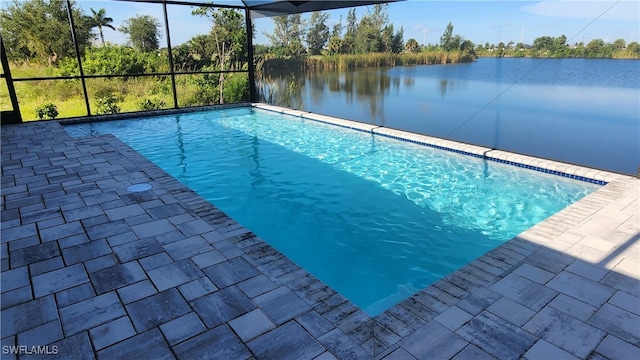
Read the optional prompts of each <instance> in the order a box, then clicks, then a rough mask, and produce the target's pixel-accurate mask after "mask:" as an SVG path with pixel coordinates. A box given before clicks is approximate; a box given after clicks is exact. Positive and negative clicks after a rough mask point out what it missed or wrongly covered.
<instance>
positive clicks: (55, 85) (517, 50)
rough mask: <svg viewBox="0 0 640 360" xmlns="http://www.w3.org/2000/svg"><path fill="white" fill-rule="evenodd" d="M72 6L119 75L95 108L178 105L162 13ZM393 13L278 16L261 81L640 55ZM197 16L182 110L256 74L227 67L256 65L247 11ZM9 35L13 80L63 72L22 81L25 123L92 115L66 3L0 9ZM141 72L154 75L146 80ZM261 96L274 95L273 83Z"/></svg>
mask: <svg viewBox="0 0 640 360" xmlns="http://www.w3.org/2000/svg"><path fill="white" fill-rule="evenodd" d="M71 4H72V9H71V12H72V14H73V17H74V19H75V26H76V34H75V35H76V39H77V42H78V45H79V49H80V52H81V54H80V57H81V59H82V67H83V71H84V74H85V75H98V76H101V75H108V76H113V77H108V78H107V77H104V78H100V77H97V78H96V77H93V78H87V79H86V85H87V93H88V97H89V102H90V106H91V113H93V114H99V113H113V112H129V111H139V110H149V109H162V108H172V107H173V105H174V100H173V94H172V93H173V90H172V84H171V79H170V77H169V76H168V75H166V73H168V72H169V70H170V65H169V57H168V54H169V52H168V50H167V49H166V48H161V47H160V41H159V38H160V33H159V28H160V22H159V21H158V19H156V18H154V17H152V16H149V15H135V16H133V17H131V18H129V19H127V20H125V21H124V22H123V25H121V26H120V27H119V28H118V29H117V30H116V28H114V27H113V26H112V25H111V23H112V22H113V19H111V18H109V17H108V16H107V14H106V12H105V11H104V9H99V10H95V9H93V8H92V9H90V10H91V14H90V15H87V14H85V13H84V12H83V9H82V8H80V7H79V6H77V5H76V3H75V2H74V1H72V2H71ZM387 11H388V5H386V4H378V5H375V6H373V7H370V8H368V10H367V12H366V13H365V14H364V15H362V16H361V17H360V18H359V19H358V17H357V14H356V10H355V9H351V10H350V11H349V12H348V14H347V17H346V21H345V24H344V25H343V21H342V18H340V20H339V21H338V22H337V23H336V24H335V25H334V26H333V27H332V29H329V27H328V26H327V21H328V18H329V16H328V14H327V13H323V12H314V13H312V14H311V16H310V17H309V18H308V19H303V18H302V17H301V15H300V14H294V15H283V16H276V17H274V18H273V22H274V30H273V32H271V33H268V34H266V33H265V35H266V36H267V38H268V39H269V40H270V44H269V45H256V46H255V47H254V49H255V62H256V71H257V78H258V80H259V81H258V83H259V85H265V84H266V81H268V79H269V78H270V77H269V73H270V72H271V71H280V70H282V69H287V70H309V71H318V70H343V69H356V68H366V67H379V66H402V65H430V64H451V63H460V62H472V61H475V60H476V59H477V58H478V57H550V58H562V57H581V58H625V59H638V58H640V46H639V45H638V43H637V42H632V43H629V44H627V43H625V41H624V40H622V39H619V40H616V41H615V42H613V43H610V44H608V43H605V42H604V41H603V40H600V39H594V40H591V41H590V42H588V43H586V44H584V43H576V44H569V43H568V40H567V38H566V36H564V35H562V36H559V37H550V36H542V37H539V38H537V39H535V41H534V43H533V44H532V45H530V46H529V45H526V44H522V43H519V44H514V43H513V42H509V43H506V44H505V43H499V44H498V45H494V44H489V43H486V44H479V45H476V44H474V43H473V42H471V41H470V40H467V39H465V38H464V37H463V36H461V35H459V34H455V33H454V31H453V30H454V27H453V24H452V23H449V24H448V26H447V27H446V29H445V31H444V32H443V34H442V36H441V37H440V42H439V43H438V44H426V45H425V44H423V45H420V44H419V43H418V42H417V41H416V40H415V39H408V40H407V41H405V40H404V31H403V28H402V27H400V28H399V29H398V28H397V27H394V24H391V23H390V22H389V20H388V14H387ZM192 14H193V16H202V17H205V18H207V19H209V20H210V22H211V30H210V31H209V32H208V33H205V34H199V35H195V36H193V37H192V38H191V39H190V40H189V41H187V42H185V43H183V44H180V45H177V46H174V47H173V48H172V55H173V59H172V60H173V64H174V69H173V70H174V71H175V72H176V76H175V85H176V94H177V98H178V106H181V107H182V106H198V105H210V104H219V103H228V102H238V101H245V100H248V92H249V82H248V75H247V73H243V72H239V73H224V72H225V71H238V70H240V71H242V70H244V71H246V70H247V69H248V63H247V60H248V51H247V48H246V36H247V34H246V27H245V23H244V14H242V13H241V12H240V11H237V10H231V9H214V8H196V9H195V10H193V13H192ZM106 30H110V31H120V32H122V33H124V34H126V35H127V37H128V40H129V41H128V43H127V44H125V45H116V44H110V43H105V42H104V36H103V31H106ZM0 31H2V34H3V41H4V46H5V48H6V49H7V54H8V57H9V60H10V63H11V72H12V76H13V77H14V78H19V79H20V78H21V79H27V78H35V77H61V78H62V79H57V80H33V81H19V82H15V88H16V93H17V95H18V100H19V104H20V108H21V112H22V116H23V118H24V119H26V120H32V119H38V118H47V117H49V118H51V116H50V115H51V114H53V112H52V111H50V112H49V113H47V112H45V111H44V110H43V109H45V108H46V109H49V110H51V109H53V108H55V109H56V111H57V112H58V114H56V116H57V117H59V118H65V117H73V116H82V115H86V114H87V110H86V104H85V101H84V96H83V88H82V83H81V81H80V79H77V78H73V77H77V76H79V75H80V70H79V66H78V62H77V57H76V54H75V50H74V46H73V43H72V42H71V40H70V39H71V33H70V31H69V26H68V16H67V10H66V1H63V0H26V1H18V0H14V1H13V2H12V3H8V4H7V6H5V7H3V8H2V9H1V10H0ZM98 40H100V41H98ZM193 72H195V74H194V73H193ZM218 72H220V73H218ZM141 74H142V75H145V76H142V77H138V75H141ZM261 78H263V79H264V80H265V81H260V79H261ZM266 88H269V86H268V84H266ZM259 93H260V94H261V95H262V96H263V97H264V98H266V99H268V98H270V97H271V95H269V94H268V90H265V89H264V88H262V89H259ZM52 106H53V107H52ZM10 108H11V104H10V102H9V97H8V94H7V89H6V86H0V109H2V110H7V109H10ZM43 114H49V116H46V115H43ZM41 115H42V116H41Z"/></svg>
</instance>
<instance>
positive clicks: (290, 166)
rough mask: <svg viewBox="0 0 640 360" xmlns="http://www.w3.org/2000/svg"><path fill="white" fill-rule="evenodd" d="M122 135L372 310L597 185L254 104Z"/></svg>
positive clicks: (118, 124) (135, 127) (106, 127)
mask: <svg viewBox="0 0 640 360" xmlns="http://www.w3.org/2000/svg"><path fill="white" fill-rule="evenodd" d="M65 128H66V130H67V131H68V132H69V133H70V134H71V135H72V136H83V135H90V134H104V133H110V134H114V135H115V136H117V137H118V138H120V139H121V140H122V141H124V142H125V143H127V144H129V145H130V146H131V147H132V148H134V149H135V150H137V151H138V152H140V153H141V154H142V155H144V156H145V157H146V158H148V159H149V160H151V161H152V162H154V163H156V164H157V165H158V166H160V167H161V168H163V169H164V170H165V171H167V172H168V173H169V174H171V175H172V176H174V177H176V178H177V179H179V180H180V181H182V182H183V183H185V184H186V185H187V186H189V187H190V188H191V189H193V190H194V191H196V192H198V193H199V194H200V195H201V196H203V197H204V198H206V199H207V200H208V201H210V202H211V203H213V204H214V205H215V206H216V207H218V208H219V209H221V210H222V211H224V212H225V213H227V214H228V215H229V216H231V217H233V218H234V219H236V220H237V221H238V222H240V223H241V224H242V225H244V226H245V227H247V228H248V229H250V230H251V231H253V232H254V233H256V234H257V235H258V236H260V237H261V238H263V239H264V240H265V241H267V242H268V243H270V244H271V245H272V246H274V247H275V248H276V249H278V250H279V251H281V252H282V253H283V254H285V255H286V256H287V257H288V258H289V259H291V260H292V261H294V262H296V263H297V264H299V265H300V266H302V267H303V268H305V269H306V270H307V271H309V272H310V273H312V274H314V275H315V276H316V277H318V278H319V279H320V280H322V281H323V282H325V283H326V284H327V285H329V286H331V287H332V288H334V289H335V290H337V291H338V292H340V293H341V294H342V295H344V296H345V297H347V298H348V299H350V300H351V301H352V302H353V303H355V304H356V305H358V306H359V307H361V308H362V309H363V310H364V311H365V312H367V313H368V314H370V315H372V316H373V315H376V314H378V313H380V312H382V311H384V310H386V309H387V308H389V307H391V306H393V305H394V304H396V303H398V302H400V301H402V300H404V299H406V298H407V297H409V296H411V295H412V294H414V293H415V292H417V291H419V290H420V289H422V288H424V287H426V286H428V285H429V284H431V283H433V282H435V281H437V280H439V279H440V278H442V277H444V276H446V275H447V274H449V273H451V272H453V271H455V270H457V269H458V268H460V267H462V266H464V265H465V264H467V263H468V262H470V261H472V260H474V259H475V258H477V257H479V256H481V255H483V254H485V253H486V252H487V251H489V250H491V249H493V248H495V247H497V246H498V245H500V244H502V243H503V242H505V241H507V240H509V239H511V238H513V237H514V236H516V235H517V234H519V233H520V232H522V231H523V230H525V229H527V228H529V227H531V226H532V225H534V224H536V223H538V222H540V221H541V220H543V219H545V218H547V217H548V216H550V215H551V214H553V213H555V212H557V211H559V210H560V209H562V208H564V207H565V206H567V205H568V204H570V203H572V202H574V201H576V200H578V199H580V198H581V197H583V196H585V195H586V194H588V193H590V192H591V191H594V190H595V189H597V188H598V186H596V185H593V184H588V183H585V182H578V181H573V180H570V179H566V178H562V177H559V176H551V175H547V174H543V173H539V172H534V171H529V170H526V169H521V168H516V167H513V166H509V165H505V164H500V163H497V162H493V161H486V160H482V159H479V158H474V157H470V156H465V155H460V154H456V153H452V152H448V151H442V150H438V149H433V148H429V147H425V146H421V145H417V144H411V143H408V142H403V141H399V140H394V139H389V138H385V137H381V136H377V135H373V134H371V133H366V132H360V131H355V130H350V129H345V128H341V127H337V126H332V125H327V124H323V123H319V122H315V121H311V120H305V119H301V118H295V117H291V116H287V115H281V114H277V113H273V112H269V111H264V110H256V109H252V108H234V109H225V110H214V111H206V112H198V113H189V114H181V115H170V116H159V117H153V118H145V119H138V120H123V121H110V122H102V123H89V124H79V125H68V126H66V127H65Z"/></svg>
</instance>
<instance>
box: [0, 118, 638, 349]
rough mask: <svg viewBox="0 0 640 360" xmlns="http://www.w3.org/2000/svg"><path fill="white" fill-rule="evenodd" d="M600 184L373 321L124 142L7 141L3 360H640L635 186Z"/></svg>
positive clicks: (15, 136)
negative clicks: (139, 188) (40, 357)
mask: <svg viewBox="0 0 640 360" xmlns="http://www.w3.org/2000/svg"><path fill="white" fill-rule="evenodd" d="M585 172H587V173H595V172H593V171H592V170H585ZM606 177H607V180H608V181H609V184H608V185H606V186H604V187H602V188H601V189H599V190H598V191H596V192H594V193H592V194H590V195H589V196H587V197H585V198H584V199H582V200H581V201H579V202H577V203H575V204H573V205H571V206H569V207H568V208H566V209H565V210H563V211H561V212H560V213H558V214H556V215H554V216H552V217H550V218H549V219H547V220H545V221H544V222H542V223H540V224H538V225H536V226H534V227H533V228H531V229H529V230H527V231H526V232H524V233H522V234H521V235H520V236H519V237H517V238H515V239H513V240H511V241H509V242H507V243H505V244H504V245H503V246H501V247H499V248H497V249H495V250H493V251H491V252H490V253H488V254H486V255H485V256H483V257H482V258H480V259H478V260H475V261H473V262H472V263H470V264H469V265H467V266H466V267H464V268H462V269H460V270H459V271H457V272H455V273H453V274H451V275H449V276H447V277H446V278H445V279H443V280H441V281H439V282H437V283H436V284H434V285H432V286H430V287H428V288H426V289H424V290H422V291H420V292H419V293H418V294H416V295H414V296H413V297H411V298H409V299H407V300H406V301H404V302H402V303H401V304H398V305H396V306H394V307H392V308H391V309H389V310H388V311H386V312H385V313H383V314H381V315H379V316H377V317H375V318H371V317H369V316H367V315H366V314H365V313H364V312H362V311H361V310H359V309H358V308H357V307H356V306H355V305H353V304H352V303H350V302H349V301H347V300H346V299H345V298H344V297H342V296H341V295H339V294H338V293H336V292H335V291H333V290H332V289H330V288H329V287H327V286H326V285H324V284H323V283H322V282H320V281H319V280H317V279H316V278H314V277H313V276H311V275H309V274H308V273H307V272H306V271H304V270H303V269H301V268H299V267H298V266H296V265H295V264H293V263H292V262H290V261H289V260H288V259H286V258H285V257H284V256H283V255H282V254H280V253H279V252H277V251H276V250H274V249H273V248H272V247H270V246H269V245H268V244H266V243H265V242H264V241H262V240H261V239H260V238H258V237H256V236H255V235H254V234H252V233H251V232H249V230H247V229H245V228H243V227H242V226H240V225H239V224H237V223H236V222H235V221H234V220H232V219H230V218H229V217H227V216H226V215H225V214H223V213H222V212H220V211H219V210H217V209H216V208H215V207H214V206H212V205H211V204H209V203H208V202H206V201H205V200H204V199H202V198H201V197H199V196H198V195H197V194H195V193H194V192H193V191H191V190H189V189H187V188H186V187H184V186H183V185H182V184H181V183H179V182H178V181H177V180H175V179H174V178H172V177H170V176H169V175H167V174H166V173H165V172H164V171H162V170H160V169H159V168H157V167H156V166H155V165H153V164H151V163H150V162H149V161H147V160H146V159H144V158H143V157H142V156H140V155H139V154H138V153H136V152H135V151H133V150H132V149H131V148H129V147H128V146H126V145H125V144H123V143H122V142H120V141H119V140H118V139H116V138H115V137H113V136H100V137H88V138H81V139H72V138H70V137H69V136H68V135H67V133H66V132H65V131H64V129H63V128H62V126H61V125H60V124H59V123H57V122H53V121H50V122H38V123H28V124H22V125H11V126H3V127H2V188H1V193H2V233H1V235H2V243H1V265H2V273H1V280H2V285H1V291H2V298H1V300H2V302H1V306H2V313H1V316H2V317H1V322H2V326H1V338H2V359H5V358H6V359H11V358H19V359H29V358H32V357H37V356H36V354H34V352H37V351H48V352H49V353H50V355H47V356H45V358H47V359H50V358H51V359H52V358H60V359H93V358H104V359H115V358H122V359H132V358H138V359H151V358H152V359H164V358H182V359H194V358H197V359H204V358H207V359H248V358H252V357H253V358H256V359H333V358H337V359H356V358H357V359H368V358H384V359H389V360H390V359H414V358H418V359H424V358H428V359H447V358H454V359H467V358H473V359H492V358H498V359H516V358H521V357H524V358H527V359H552V358H558V359H560V358H562V359H573V358H582V359H586V358H591V359H606V358H610V359H627V358H640V243H639V241H638V240H639V239H640V225H639V224H640V215H639V213H640V211H639V205H638V203H639V202H638V197H639V193H640V187H639V186H640V180H638V179H635V178H632V177H628V176H619V175H615V174H609V175H606ZM137 183H149V184H151V185H152V186H153V188H152V189H151V190H148V191H144V192H129V191H127V187H128V186H130V185H132V184H137ZM19 345H21V346H26V347H25V348H22V349H20V348H18V349H17V350H19V351H20V352H21V353H22V355H20V356H15V351H14V350H16V349H14V348H11V347H12V346H19ZM44 345H48V347H43V348H33V347H34V346H44ZM28 353H31V354H28ZM51 353H55V354H51ZM25 354H27V355H25Z"/></svg>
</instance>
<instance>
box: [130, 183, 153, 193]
mask: <svg viewBox="0 0 640 360" xmlns="http://www.w3.org/2000/svg"><path fill="white" fill-rule="evenodd" d="M149 189H151V185H150V184H133V185H131V186H129V187H128V188H127V191H130V192H142V191H147V190H149Z"/></svg>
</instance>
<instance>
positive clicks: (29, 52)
mask: <svg viewBox="0 0 640 360" xmlns="http://www.w3.org/2000/svg"><path fill="white" fill-rule="evenodd" d="M71 14H72V16H73V19H74V22H75V25H76V40H77V42H78V45H79V48H80V51H84V49H85V48H86V47H87V46H88V45H89V44H90V43H91V40H92V39H93V38H94V35H93V34H92V33H91V18H90V17H88V16H86V15H84V14H83V13H82V11H81V9H80V8H78V7H76V5H75V1H72V2H71ZM0 32H1V33H2V41H3V42H4V46H5V48H6V49H7V55H8V57H9V58H10V59H11V60H14V61H16V60H32V59H36V60H37V59H42V60H46V61H47V63H48V64H49V65H53V64H56V63H57V62H58V60H60V59H62V58H64V57H70V56H75V47H74V46H73V39H72V37H71V30H70V27H69V15H68V12H67V6H66V1H64V0H49V1H45V0H26V1H19V0H13V2H12V3H11V4H8V5H5V4H3V6H2V9H0Z"/></svg>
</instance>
